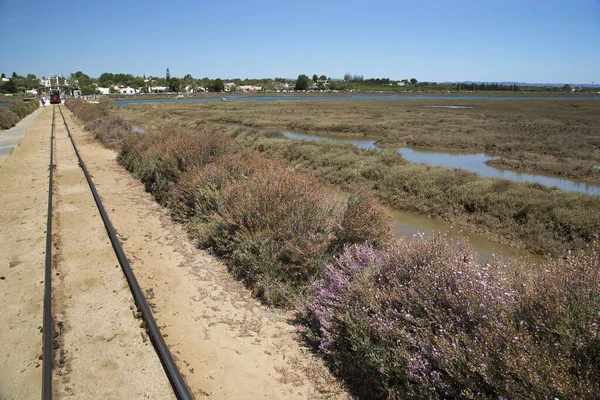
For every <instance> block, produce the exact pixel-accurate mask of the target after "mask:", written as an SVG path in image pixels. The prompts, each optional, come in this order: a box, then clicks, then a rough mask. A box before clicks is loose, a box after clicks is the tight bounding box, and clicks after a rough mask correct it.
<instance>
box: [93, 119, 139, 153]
mask: <svg viewBox="0 0 600 400" xmlns="http://www.w3.org/2000/svg"><path fill="white" fill-rule="evenodd" d="M85 129H87V130H88V131H90V132H92V133H93V134H94V137H95V138H96V139H98V140H99V141H100V142H101V143H102V144H104V145H105V146H106V147H109V148H111V149H114V150H118V149H120V148H121V146H122V143H123V135H124V134H126V133H128V132H131V129H132V126H131V123H130V122H129V121H127V120H126V119H124V118H122V117H116V116H107V117H101V118H98V119H94V120H91V121H89V122H87V123H86V124H85Z"/></svg>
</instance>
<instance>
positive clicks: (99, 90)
mask: <svg viewBox="0 0 600 400" xmlns="http://www.w3.org/2000/svg"><path fill="white" fill-rule="evenodd" d="M96 90H97V91H98V92H100V94H109V93H110V89H109V88H107V87H97V88H96Z"/></svg>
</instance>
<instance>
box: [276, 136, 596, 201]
mask: <svg viewBox="0 0 600 400" xmlns="http://www.w3.org/2000/svg"><path fill="white" fill-rule="evenodd" d="M282 133H283V135H284V136H285V137H288V138H290V139H298V140H328V141H331V142H347V143H351V144H353V145H355V146H356V147H359V148H361V149H380V148H379V147H377V146H376V145H375V141H374V140H372V139H358V138H356V137H340V136H335V137H332V136H327V135H312V134H306V133H295V132H288V131H284V132H282ZM396 151H397V152H398V153H400V154H401V155H402V157H404V158H405V159H406V160H408V161H410V162H414V163H422V164H427V165H432V166H437V167H444V168H460V169H464V170H467V171H472V172H475V173H477V174H478V175H480V176H482V177H486V178H502V179H508V180H511V181H518V182H532V183H540V184H542V185H544V186H548V187H554V186H555V187H557V188H559V189H560V190H564V191H567V192H579V193H586V194H590V195H595V196H598V195H600V187H598V186H595V185H591V184H588V183H586V182H581V181H575V180H571V179H563V178H556V177H552V176H544V175H538V174H535V175H534V174H524V173H519V172H514V171H508V170H503V169H498V168H494V167H490V166H489V165H487V164H486V163H485V162H486V161H487V160H492V159H494V157H490V156H487V155H485V154H484V153H463V152H451V151H447V152H439V151H427V150H415V149H411V148H408V147H401V148H398V149H396Z"/></svg>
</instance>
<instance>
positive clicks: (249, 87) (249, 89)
mask: <svg viewBox="0 0 600 400" xmlns="http://www.w3.org/2000/svg"><path fill="white" fill-rule="evenodd" d="M236 90H238V91H240V92H260V91H261V90H262V86H252V85H242V86H238V87H237V88H236Z"/></svg>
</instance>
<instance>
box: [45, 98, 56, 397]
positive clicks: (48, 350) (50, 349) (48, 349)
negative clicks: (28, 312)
mask: <svg viewBox="0 0 600 400" xmlns="http://www.w3.org/2000/svg"><path fill="white" fill-rule="evenodd" d="M54 111H55V110H54V106H52V129H51V131H50V164H49V167H48V175H49V177H48V215H47V219H46V263H45V271H44V316H43V319H44V322H43V327H42V332H43V339H42V354H43V356H42V400H51V399H52V364H53V360H54V344H53V343H52V341H53V339H54V320H53V318H52V188H53V182H52V179H53V177H52V175H53V174H52V172H53V171H54Z"/></svg>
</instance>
